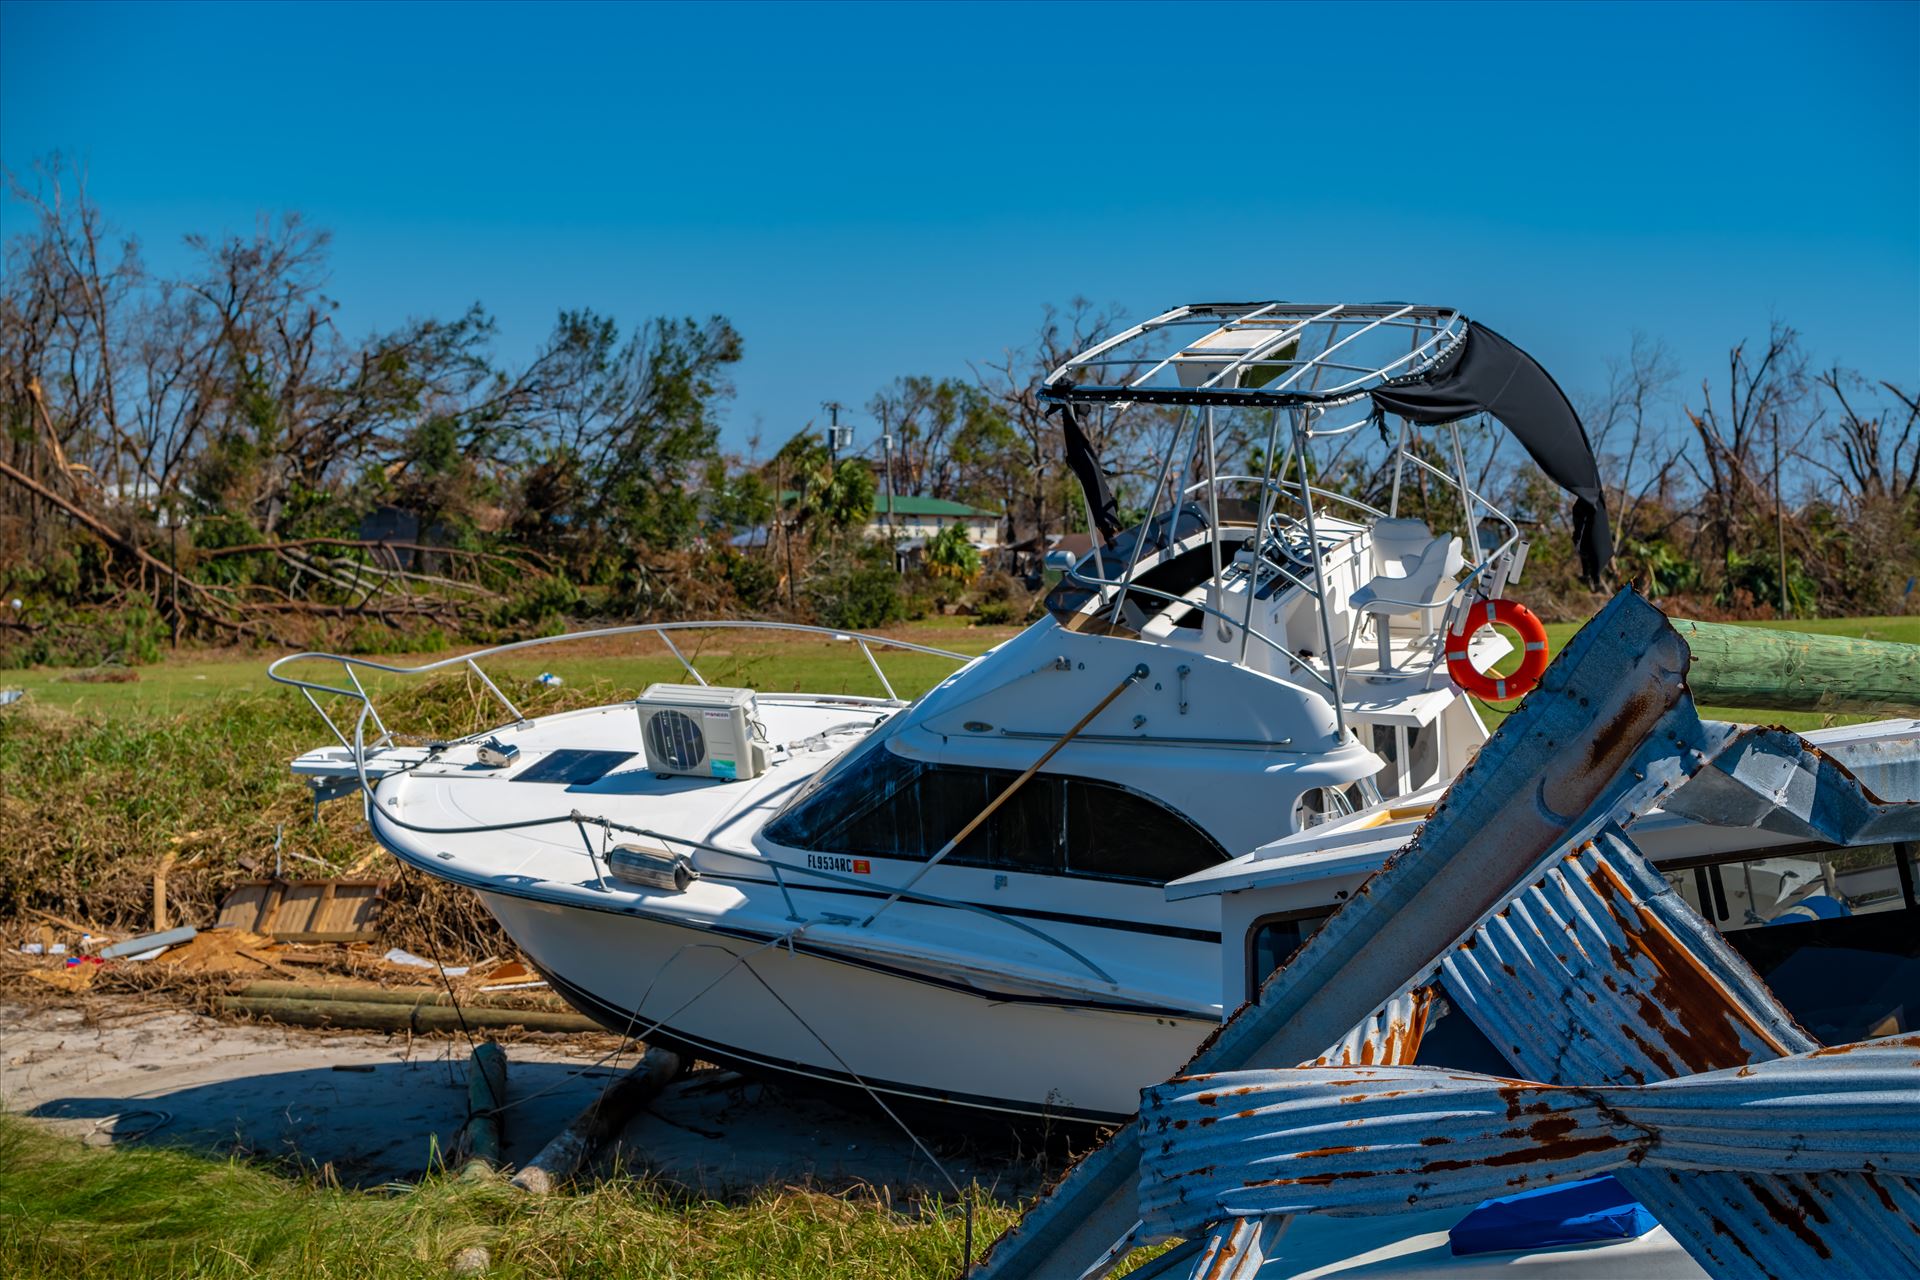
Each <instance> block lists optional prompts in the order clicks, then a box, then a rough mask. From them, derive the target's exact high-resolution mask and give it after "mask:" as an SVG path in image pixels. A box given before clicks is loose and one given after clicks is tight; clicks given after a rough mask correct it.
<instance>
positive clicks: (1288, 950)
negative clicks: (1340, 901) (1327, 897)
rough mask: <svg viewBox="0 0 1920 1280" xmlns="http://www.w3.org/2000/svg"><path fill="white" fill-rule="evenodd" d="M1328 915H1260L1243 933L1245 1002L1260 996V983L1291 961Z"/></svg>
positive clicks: (1308, 913) (1289, 913)
mask: <svg viewBox="0 0 1920 1280" xmlns="http://www.w3.org/2000/svg"><path fill="white" fill-rule="evenodd" d="M1330 914H1331V913H1330V912H1326V911H1289V912H1286V913H1284V914H1282V915H1272V916H1262V917H1260V919H1258V920H1256V921H1254V922H1253V927H1252V928H1250V929H1248V930H1247V999H1249V1000H1251V999H1253V998H1254V997H1255V996H1257V995H1259V994H1260V984H1261V983H1263V982H1265V981H1266V980H1267V979H1268V978H1270V977H1272V976H1273V975H1274V974H1275V973H1277V972H1278V971H1279V970H1280V968H1281V966H1283V965H1285V964H1286V963H1287V961H1289V960H1291V959H1293V953H1294V952H1296V951H1298V950H1299V949H1300V944H1301V943H1303V942H1305V941H1306V940H1307V939H1308V938H1311V937H1312V936H1313V935H1314V934H1316V933H1318V932H1319V931H1320V926H1321V925H1323V924H1325V923H1326V922H1327V917H1328V915H1330Z"/></svg>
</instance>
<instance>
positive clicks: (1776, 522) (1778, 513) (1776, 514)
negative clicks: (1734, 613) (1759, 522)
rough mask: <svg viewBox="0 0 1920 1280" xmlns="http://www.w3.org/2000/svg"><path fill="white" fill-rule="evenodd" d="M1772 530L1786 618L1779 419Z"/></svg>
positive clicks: (1777, 422)
mask: <svg viewBox="0 0 1920 1280" xmlns="http://www.w3.org/2000/svg"><path fill="white" fill-rule="evenodd" d="M1773 529H1774V537H1775V539H1776V545H1777V547H1778V550H1779V554H1780V616H1781V617H1783V618H1784V617H1786V616H1787V507H1786V499H1784V498H1783V497H1782V496H1781V494H1780V419H1778V418H1775V419H1774V420H1773Z"/></svg>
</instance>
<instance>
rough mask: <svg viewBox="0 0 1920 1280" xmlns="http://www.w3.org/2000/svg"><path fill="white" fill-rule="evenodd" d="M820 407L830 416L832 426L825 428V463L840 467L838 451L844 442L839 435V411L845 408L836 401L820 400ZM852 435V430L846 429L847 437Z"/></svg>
mask: <svg viewBox="0 0 1920 1280" xmlns="http://www.w3.org/2000/svg"><path fill="white" fill-rule="evenodd" d="M820 407H821V408H822V409H825V410H826V411H827V412H828V414H830V415H832V419H833V421H832V425H831V426H829V427H828V428H827V461H828V462H829V463H831V464H832V465H834V466H836V467H837V466H839V465H840V450H841V448H842V447H843V446H844V444H845V443H846V440H845V439H843V438H842V436H841V435H840V410H842V409H844V408H846V406H845V405H843V404H841V403H840V402H839V401H838V400H822V401H821V402H820ZM852 435H853V429H852V428H851V427H849V428H848V429H847V436H848V437H851V436H852Z"/></svg>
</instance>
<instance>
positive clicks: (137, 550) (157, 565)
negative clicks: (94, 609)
mask: <svg viewBox="0 0 1920 1280" xmlns="http://www.w3.org/2000/svg"><path fill="white" fill-rule="evenodd" d="M0 475H3V476H6V477H7V478H8V479H9V480H12V481H13V482H14V483H15V484H17V485H19V486H21V487H22V488H23V489H25V490H27V492H29V493H32V494H35V495H37V496H38V497H40V498H42V499H44V500H45V501H47V502H51V503H52V504H53V505H54V506H56V507H58V508H60V509H61V510H62V511H64V512H66V513H67V514H68V515H69V516H71V517H72V518H73V519H74V520H76V521H78V522H79V523H80V524H81V525H83V526H85V527H86V528H87V530H89V531H90V532H91V533H93V534H94V536H96V537H98V538H99V539H101V540H102V541H103V542H105V543H107V545H109V546H112V547H116V548H118V549H119V550H121V551H123V552H125V553H126V554H128V555H130V556H132V557H133V558H134V560H135V561H136V562H137V563H138V564H140V565H141V566H143V567H144V568H147V569H152V570H153V571H154V572H156V573H159V574H161V575H163V576H165V577H166V578H168V579H170V580H171V581H173V582H175V583H177V584H179V585H180V586H182V587H185V588H186V589H187V590H188V591H190V592H192V593H193V594H194V596H195V597H197V598H199V599H201V600H203V601H210V602H215V603H219V602H220V600H219V596H218V595H217V594H216V593H215V592H214V591H213V590H212V589H211V588H209V587H207V586H206V585H204V584H203V583H199V582H195V581H194V580H193V579H192V578H189V577H187V576H186V575H185V574H184V573H181V572H180V571H179V570H177V569H175V568H174V567H173V566H172V565H169V564H168V563H167V562H166V561H164V560H162V559H160V558H159V557H158V556H155V555H153V554H151V553H150V552H148V551H147V549H146V548H145V547H142V546H140V545H139V544H138V543H136V542H134V541H133V540H132V539H130V538H128V537H126V536H125V535H123V534H121V533H120V532H119V531H117V530H116V529H114V528H113V526H112V525H109V524H108V523H107V522H106V521H104V520H102V519H101V518H100V517H99V516H96V515H94V514H93V513H92V512H91V511H88V510H87V509H86V508H85V507H82V506H79V505H78V504H76V503H74V502H71V501H69V500H67V499H66V498H63V497H61V496H60V495H59V494H57V493H55V492H54V491H53V490H51V489H49V488H47V487H46V486H45V485H43V484H41V483H40V482H39V481H37V480H35V479H34V478H33V477H31V476H29V475H27V474H26V473H25V472H24V471H21V470H20V469H19V468H17V467H15V466H13V465H12V464H11V463H8V462H4V461H0ZM181 609H182V611H183V612H187V613H191V614H193V616H194V617H196V618H199V619H201V620H202V621H204V622H207V623H210V624H212V625H213V626H216V627H221V628H224V629H226V630H231V631H238V632H240V633H241V634H243V635H249V636H258V635H259V634H260V631H259V628H257V627H253V626H249V625H248V624H247V623H245V622H243V621H241V620H240V619H237V618H232V617H225V616H222V615H220V614H218V613H215V612H212V611H210V609H209V608H206V607H201V606H196V605H182V606H181Z"/></svg>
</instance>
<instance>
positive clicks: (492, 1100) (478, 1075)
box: [462, 1040, 507, 1172]
mask: <svg viewBox="0 0 1920 1280" xmlns="http://www.w3.org/2000/svg"><path fill="white" fill-rule="evenodd" d="M506 1105H507V1051H506V1050H505V1049H502V1048H501V1047H500V1046H499V1045H497V1044H495V1043H494V1042H493V1041H491V1040H483V1041H481V1042H480V1043H479V1044H477V1045H475V1046H474V1047H473V1058H472V1059H471V1060H470V1061H469V1062H468V1064H467V1127H466V1134H465V1137H466V1151H467V1165H466V1169H473V1167H474V1166H475V1165H481V1166H484V1167H485V1168H488V1169H498V1168H499V1167H500V1141H501V1137H500V1127H501V1126H500V1113H501V1111H502V1109H504V1108H505V1107H506ZM462 1172H466V1170H462Z"/></svg>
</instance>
